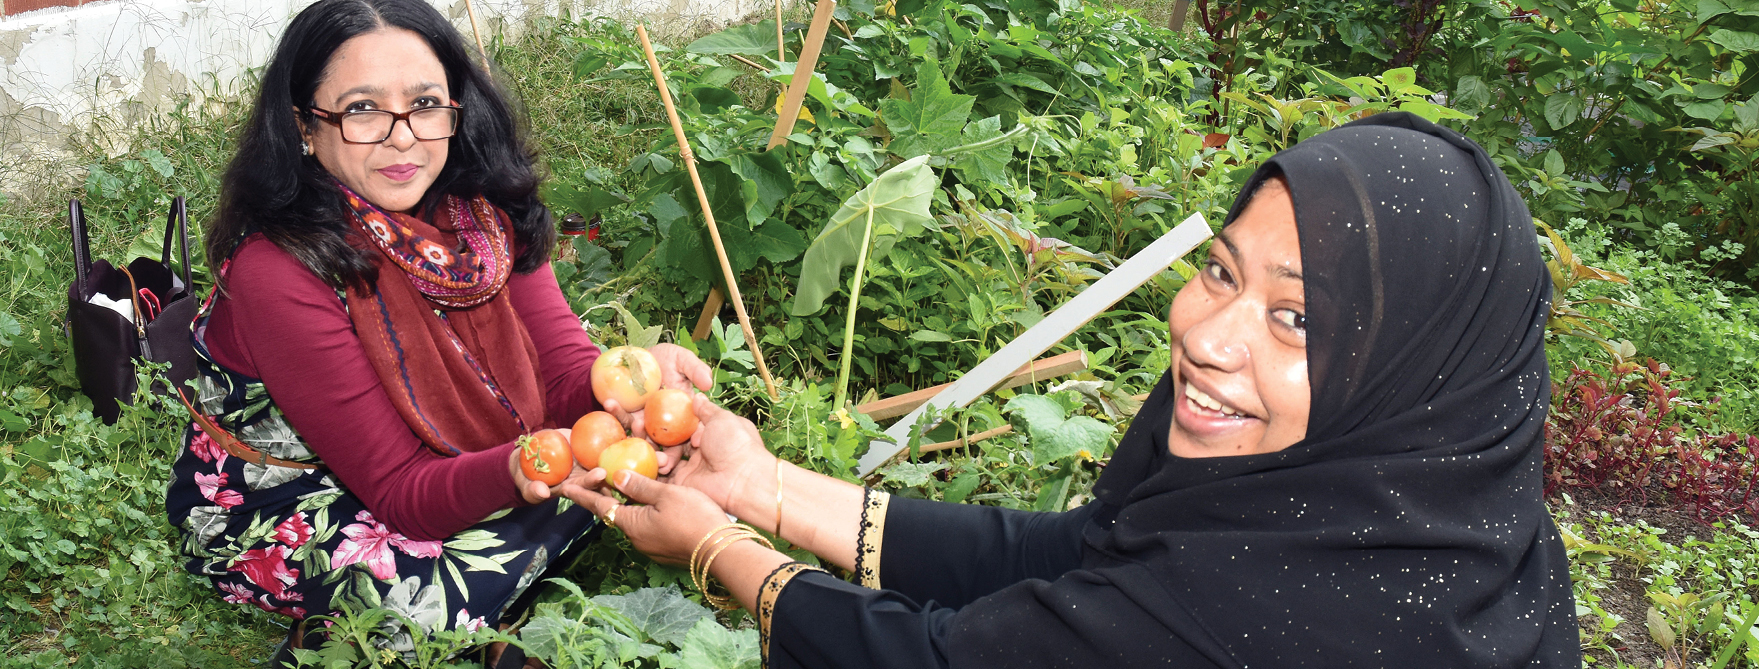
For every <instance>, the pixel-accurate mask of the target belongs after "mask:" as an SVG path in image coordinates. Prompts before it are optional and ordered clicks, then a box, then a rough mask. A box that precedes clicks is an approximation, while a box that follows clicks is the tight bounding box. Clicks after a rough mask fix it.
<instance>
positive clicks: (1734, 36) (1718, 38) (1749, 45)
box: [1710, 28, 1759, 53]
mask: <svg viewBox="0 0 1759 669" xmlns="http://www.w3.org/2000/svg"><path fill="white" fill-rule="evenodd" d="M1710 41H1712V42H1715V43H1717V44H1721V45H1723V46H1724V47H1727V48H1728V49H1729V50H1731V51H1739V52H1741V53H1748V52H1752V51H1759V35H1755V34H1753V33H1745V32H1738V31H1734V30H1729V29H1728V28H1719V29H1717V31H1716V32H1713V33H1710Z"/></svg>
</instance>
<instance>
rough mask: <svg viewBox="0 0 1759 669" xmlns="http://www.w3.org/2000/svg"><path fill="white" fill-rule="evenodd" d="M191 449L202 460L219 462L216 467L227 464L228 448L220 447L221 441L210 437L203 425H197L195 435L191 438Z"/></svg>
mask: <svg viewBox="0 0 1759 669" xmlns="http://www.w3.org/2000/svg"><path fill="white" fill-rule="evenodd" d="M189 450H190V451H191V452H193V453H195V456H196V457H198V458H201V460H202V462H217V463H218V464H217V465H216V466H215V469H218V468H220V467H224V466H226V449H224V448H220V443H219V442H217V441H214V439H213V437H209V436H208V433H207V432H205V431H203V430H202V426H201V425H196V426H195V437H194V438H192V439H190V440H189Z"/></svg>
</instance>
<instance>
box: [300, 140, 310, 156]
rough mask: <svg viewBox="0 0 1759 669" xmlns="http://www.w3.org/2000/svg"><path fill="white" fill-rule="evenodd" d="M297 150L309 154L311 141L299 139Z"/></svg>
mask: <svg viewBox="0 0 1759 669" xmlns="http://www.w3.org/2000/svg"><path fill="white" fill-rule="evenodd" d="M299 152H300V153H303V154H305V155H308V156H309V155H311V143H310V142H307V141H305V140H300V141H299Z"/></svg>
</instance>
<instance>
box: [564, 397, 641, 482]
mask: <svg viewBox="0 0 1759 669" xmlns="http://www.w3.org/2000/svg"><path fill="white" fill-rule="evenodd" d="M628 436H629V435H628V434H627V433H625V432H624V431H623V424H622V423H619V422H617V419H616V418H615V417H612V416H611V414H608V413H605V412H603V411H594V412H592V413H589V414H587V415H585V416H581V417H580V420H577V421H574V436H573V437H572V439H571V441H572V442H573V446H574V461H575V462H578V463H580V466H582V467H585V468H587V469H592V468H594V467H597V466H599V453H600V452H603V451H604V450H605V447H606V446H610V445H611V444H615V443H617V442H618V441H621V440H623V438H624V437H628Z"/></svg>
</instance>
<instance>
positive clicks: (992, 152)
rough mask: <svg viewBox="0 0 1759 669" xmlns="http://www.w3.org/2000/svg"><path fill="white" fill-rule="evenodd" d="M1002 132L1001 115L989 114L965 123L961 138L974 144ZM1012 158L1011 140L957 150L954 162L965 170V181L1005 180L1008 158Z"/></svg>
mask: <svg viewBox="0 0 1759 669" xmlns="http://www.w3.org/2000/svg"><path fill="white" fill-rule="evenodd" d="M1000 136H1002V118H1001V117H1000V116H991V117H989V118H986V119H983V120H980V121H972V122H971V123H970V124H969V125H966V126H965V133H964V135H963V137H962V138H961V139H962V140H963V142H964V144H966V145H970V144H976V143H978V142H982V141H985V140H991V139H995V138H997V137H1000ZM1013 159H1014V143H1013V142H1001V143H999V144H997V145H995V146H992V147H989V148H986V149H980V150H977V151H971V152H968V153H963V154H959V156H958V160H957V161H956V162H954V164H953V166H954V167H956V168H958V169H959V171H961V172H964V173H965V177H966V179H967V181H976V182H978V183H996V184H1005V183H1008V162H1009V161H1011V160H1013Z"/></svg>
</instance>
